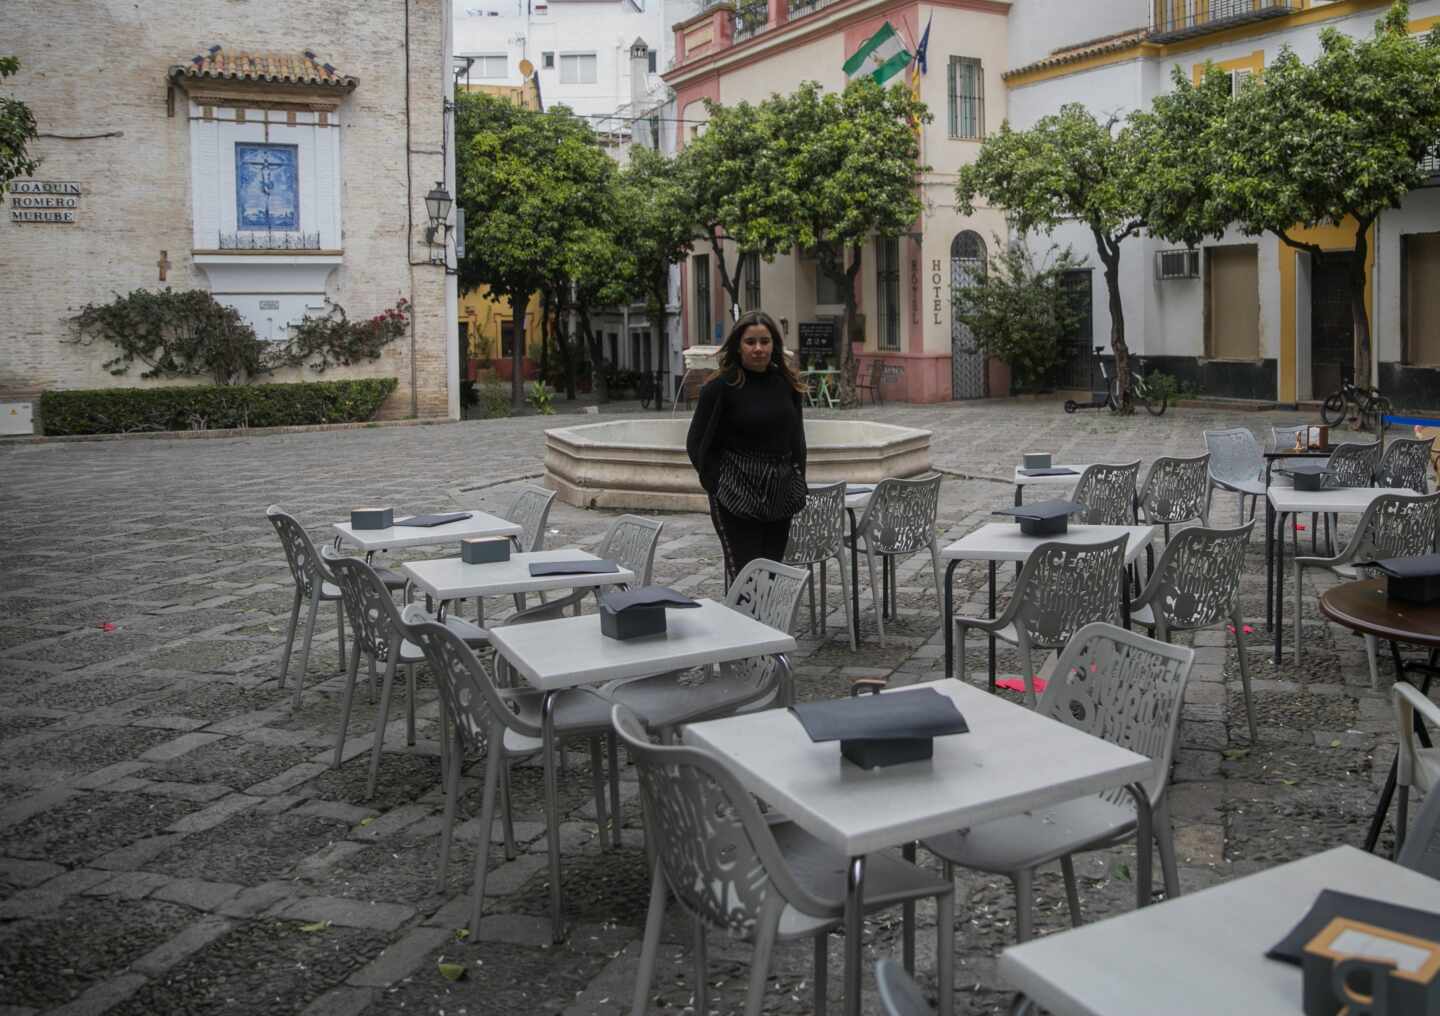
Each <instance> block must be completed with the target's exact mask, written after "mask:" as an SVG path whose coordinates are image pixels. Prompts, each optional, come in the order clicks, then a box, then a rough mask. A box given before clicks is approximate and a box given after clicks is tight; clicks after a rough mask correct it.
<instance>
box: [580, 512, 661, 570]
mask: <svg viewBox="0 0 1440 1016" xmlns="http://www.w3.org/2000/svg"><path fill="white" fill-rule="evenodd" d="M664 528H665V523H663V522H656V521H655V520H654V519H643V518H641V517H640V516H639V515H621V516H620V517H619V518H618V519H616V520H615V521H614V522H612V523H610V528H609V530H608V531H606V533H605V538H604V539H603V540H601V541H600V547H599V549H597V550H596V552H595V553H596V555H597V556H599V557H603V558H605V559H606V560H607V561H614V562H615V563H616V564H618V565H620V567H622V568H629V569H630V570H631V571H632V572H634V573H635V579H636V583H637V584H638V585H642V586H648V585H649V584H650V576H651V573H652V572H653V571H654V569H655V547H656V545H657V544H658V543H659V542H660V530H662V529H664Z"/></svg>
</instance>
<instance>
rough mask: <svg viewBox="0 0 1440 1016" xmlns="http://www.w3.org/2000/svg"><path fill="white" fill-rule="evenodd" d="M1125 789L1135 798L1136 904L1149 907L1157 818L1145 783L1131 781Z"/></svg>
mask: <svg viewBox="0 0 1440 1016" xmlns="http://www.w3.org/2000/svg"><path fill="white" fill-rule="evenodd" d="M1125 789H1126V790H1128V791H1130V796H1131V797H1133V798H1134V799H1135V906H1136V907H1148V906H1149V905H1150V898H1151V895H1152V889H1153V885H1152V883H1153V879H1154V874H1153V872H1152V868H1153V864H1152V861H1153V859H1154V852H1155V820H1154V816H1153V815H1152V814H1151V812H1150V795H1149V794H1148V793H1146V791H1145V786H1144V784H1140V783H1131V784H1130V785H1128V786H1127V787H1126V788H1125Z"/></svg>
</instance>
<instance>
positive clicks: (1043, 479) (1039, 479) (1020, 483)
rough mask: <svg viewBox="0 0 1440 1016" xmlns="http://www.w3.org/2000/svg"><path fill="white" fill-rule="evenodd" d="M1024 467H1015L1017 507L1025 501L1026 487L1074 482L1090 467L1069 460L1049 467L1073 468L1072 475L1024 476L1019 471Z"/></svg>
mask: <svg viewBox="0 0 1440 1016" xmlns="http://www.w3.org/2000/svg"><path fill="white" fill-rule="evenodd" d="M1024 468H1025V467H1024V466H1016V467H1015V507H1017V508H1018V507H1020V505H1022V504H1024V503H1025V488H1026V487H1030V486H1034V485H1035V484H1037V483H1050V484H1057V483H1058V484H1066V483H1076V482H1078V481H1079V479H1080V474H1081V473H1083V472H1085V470H1087V469H1089V468H1090V467H1089V466H1088V465H1076V464H1074V463H1070V462H1057V463H1056V464H1055V465H1053V466H1051V467H1050V468H1051V469H1073V470H1075V475H1074V476H1066V475H1061V476H1025V475H1023V474H1022V473H1021V472H1020V470H1022V469H1024Z"/></svg>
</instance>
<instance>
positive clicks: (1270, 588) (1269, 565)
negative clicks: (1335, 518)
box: [1242, 459, 1275, 631]
mask: <svg viewBox="0 0 1440 1016" xmlns="http://www.w3.org/2000/svg"><path fill="white" fill-rule="evenodd" d="M1242 521H1243V519H1242ZM1274 528H1275V506H1274V505H1273V504H1271V503H1270V461H1269V460H1268V459H1267V460H1266V461H1265V630H1266V631H1269V630H1270V628H1271V626H1272V624H1273V618H1272V616H1271V610H1272V609H1273V608H1272V607H1271V606H1270V597H1271V596H1272V595H1274V592H1275V586H1274V583H1275V571H1274V559H1273V558H1272V557H1271V550H1272V548H1271V540H1272V531H1273V529H1274Z"/></svg>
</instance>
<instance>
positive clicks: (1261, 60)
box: [1190, 49, 1265, 85]
mask: <svg viewBox="0 0 1440 1016" xmlns="http://www.w3.org/2000/svg"><path fill="white" fill-rule="evenodd" d="M1209 66H1214V67H1215V69H1216V70H1221V71H1227V72H1228V71H1253V72H1254V73H1256V74H1259V73H1260V72H1261V71H1263V70H1264V69H1265V51H1264V50H1263V49H1257V50H1256V51H1255V52H1253V53H1251V54H1250V55H1249V56H1237V57H1236V58H1235V59H1234V60H1218V61H1217V60H1204V61H1202V62H1200V63H1197V64H1191V65H1190V79H1191V80H1192V81H1193V82H1194V83H1195V84H1197V85H1198V84H1200V79H1201V78H1203V77H1204V76H1205V68H1206V67H1209Z"/></svg>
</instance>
